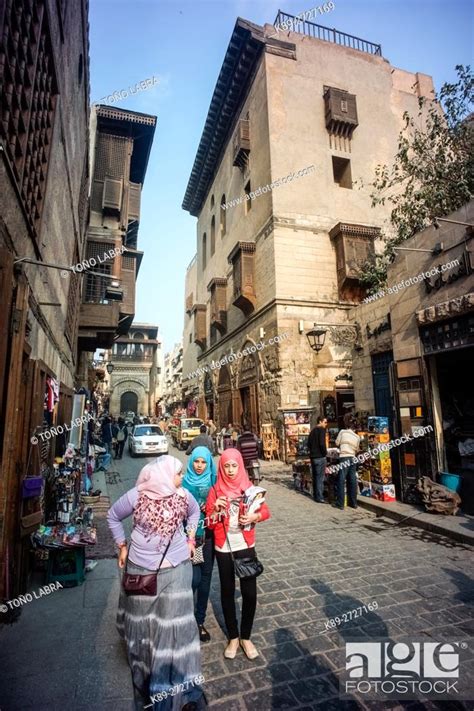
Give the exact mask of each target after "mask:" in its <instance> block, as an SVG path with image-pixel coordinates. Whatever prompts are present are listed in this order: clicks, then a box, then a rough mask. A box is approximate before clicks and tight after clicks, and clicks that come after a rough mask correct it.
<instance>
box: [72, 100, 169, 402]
mask: <svg viewBox="0 0 474 711" xmlns="http://www.w3.org/2000/svg"><path fill="white" fill-rule="evenodd" d="M155 126H156V116H150V115H148V114H142V113H138V112H136V111H128V110H125V109H120V108H118V107H112V106H103V105H98V106H94V107H93V109H92V111H91V123H90V129H91V131H90V134H91V147H90V149H91V184H90V220H89V226H88V230H87V244H86V253H85V257H86V261H87V264H88V265H91V266H90V267H88V273H87V274H86V275H85V277H84V288H83V290H82V304H81V310H80V316H79V339H78V349H79V352H80V354H81V359H80V363H79V368H78V381H79V382H81V381H82V384H86V383H87V381H88V378H87V375H88V373H87V368H88V363H89V362H90V361H91V360H92V353H93V352H94V351H95V350H96V349H97V348H105V349H109V348H111V346H112V344H113V343H114V341H115V340H116V338H117V336H126V334H127V333H128V331H129V329H130V327H131V325H132V322H133V319H134V316H135V282H136V279H137V276H138V271H139V269H140V264H141V261H142V259H143V251H140V250H139V249H138V230H139V226H140V203H141V191H142V186H143V183H144V180H145V175H146V170H147V166H148V159H149V156H150V151H151V147H152V143H153V137H154V133H155ZM110 255H112V256H110ZM79 278H80V274H74V275H73V277H72V281H75V280H78V279H79ZM146 409H147V410H148V404H147V406H146Z"/></svg>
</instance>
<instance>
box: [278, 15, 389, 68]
mask: <svg viewBox="0 0 474 711" xmlns="http://www.w3.org/2000/svg"><path fill="white" fill-rule="evenodd" d="M282 22H291V25H292V28H291V29H292V31H293V32H300V33H301V34H303V35H308V37H314V38H315V39H320V40H325V41H326V42H334V44H340V45H342V46H343V47H350V49H357V50H358V51H359V52H367V54H375V55H377V56H379V57H381V56H382V45H380V44H375V43H374V42H368V41H367V40H364V39H361V38H360V37H355V35H348V34H347V33H346V32H340V31H339V30H336V29H334V28H333V29H331V28H330V27H324V26H323V25H318V24H316V22H310V21H309V20H302V19H298V18H297V17H296V16H295V15H289V14H288V13H287V12H282V11H281V10H278V14H277V16H276V19H275V22H274V23H273V24H274V25H278V26H281V24H282ZM282 31H284V29H283V28H282Z"/></svg>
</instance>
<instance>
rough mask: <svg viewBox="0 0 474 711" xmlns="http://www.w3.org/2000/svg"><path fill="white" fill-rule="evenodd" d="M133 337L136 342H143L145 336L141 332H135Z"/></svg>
mask: <svg viewBox="0 0 474 711" xmlns="http://www.w3.org/2000/svg"><path fill="white" fill-rule="evenodd" d="M133 337H134V339H135V340H136V341H144V340H145V335H144V334H143V333H142V332H141V331H135V333H134V334H133Z"/></svg>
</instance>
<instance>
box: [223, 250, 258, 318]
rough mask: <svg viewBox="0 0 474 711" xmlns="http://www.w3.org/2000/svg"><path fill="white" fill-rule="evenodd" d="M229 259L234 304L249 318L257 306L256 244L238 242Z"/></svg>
mask: <svg viewBox="0 0 474 711" xmlns="http://www.w3.org/2000/svg"><path fill="white" fill-rule="evenodd" d="M228 259H229V262H230V263H231V264H232V277H233V301H232V302H233V304H234V306H237V308H239V309H241V311H242V312H243V313H244V314H245V315H247V316H248V315H249V314H250V313H251V312H252V311H253V310H254V308H255V304H256V294H255V270H254V266H255V264H254V261H255V242H237V244H236V245H235V247H234V249H233V250H232V252H231V253H230V254H229V257H228Z"/></svg>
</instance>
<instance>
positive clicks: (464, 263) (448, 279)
mask: <svg viewBox="0 0 474 711" xmlns="http://www.w3.org/2000/svg"><path fill="white" fill-rule="evenodd" d="M441 266H442V265H441V264H438V271H440V270H441ZM471 272H472V269H471V266H470V264H469V262H468V259H467V254H466V252H464V253H463V255H462V259H461V260H460V264H459V267H458V268H457V269H456V270H454V269H452V270H451V271H450V272H449V274H448V273H446V276H445V278H444V279H443V275H442V274H441V272H440V273H439V274H438V276H437V277H436V279H435V278H434V277H433V278H432V279H425V280H424V281H425V289H426V293H427V294H431V292H432V291H438V289H441V288H442V287H443V286H446V285H447V284H452V283H453V281H457V280H458V279H460V278H461V277H463V276H467V275H468V274H471Z"/></svg>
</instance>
